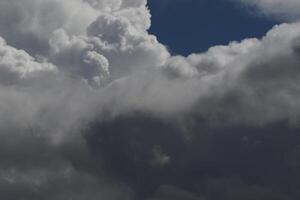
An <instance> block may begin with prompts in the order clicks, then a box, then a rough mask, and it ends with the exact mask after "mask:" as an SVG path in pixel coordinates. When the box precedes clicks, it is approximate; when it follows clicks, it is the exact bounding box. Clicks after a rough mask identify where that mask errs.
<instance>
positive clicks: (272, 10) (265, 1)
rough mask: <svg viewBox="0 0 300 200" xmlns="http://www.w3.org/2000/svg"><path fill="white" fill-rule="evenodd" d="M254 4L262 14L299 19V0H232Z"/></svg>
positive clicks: (290, 19) (280, 18) (282, 18)
mask: <svg viewBox="0 0 300 200" xmlns="http://www.w3.org/2000/svg"><path fill="white" fill-rule="evenodd" d="M233 1H238V2H241V3H243V4H246V5H249V6H254V7H256V8H257V9H258V10H260V12H261V13H262V14H263V15H266V16H270V17H275V18H277V19H279V20H283V21H284V20H289V21H294V20H299V19H300V14H299V10H300V2H299V1H298V0H285V1H282V0H233Z"/></svg>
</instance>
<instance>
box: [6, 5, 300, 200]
mask: <svg viewBox="0 0 300 200" xmlns="http://www.w3.org/2000/svg"><path fill="white" fill-rule="evenodd" d="M291 2H292V1H291ZM146 3H147V2H146V1H145V0H114V1H111V0H110V1H108V0H84V1H83V0H76V1H74V0H72V1H69V0H67V1H63V2H62V1H57V0H46V1H41V0H24V1H14V0H10V1H7V0H0V13H1V14H0V35H1V39H0V99H1V101H0V116H1V117H0V141H1V142H0V144H1V145H0V146H1V147H0V148H1V151H0V155H1V156H0V160H1V162H0V198H3V199H13V200H19V199H25V200H27V199H28V200H29V199H30V200H32V199H42V200H43V199H45V200H48V199H49V200H53V199H78V200H83V199H107V200H118V199H128V200H132V199H138V200H140V199H155V200H156V199H157V200H168V199H176V198H181V199H183V198H184V199H195V200H196V199H209V200H218V199H220V198H221V197H223V199H231V200H232V199H245V198H246V197H247V198H248V199H264V198H267V199H297V198H298V197H299V195H300V194H299V192H298V190H297V188H298V186H299V185H300V183H299V181H297V180H298V178H299V173H298V172H297V171H298V168H299V163H298V162H297V159H298V157H299V150H298V147H299V144H300V143H299V138H298V136H297V134H295V132H297V131H298V120H299V114H300V110H299V107H300V106H299V103H298V102H299V98H300V96H299V89H298V85H299V70H298V66H299V63H300V54H299V44H300V43H299V38H300V25H299V23H289V24H281V25H279V26H276V27H274V28H273V29H272V30H270V31H269V32H268V33H267V34H266V36H265V37H263V38H262V39H245V40H243V41H241V42H231V43H230V44H228V45H227V46H215V47H212V48H210V49H209V50H208V51H207V52H205V53H201V54H192V55H190V56H188V57H183V56H171V55H170V54H169V52H168V50H167V48H166V47H165V46H164V45H162V44H160V43H159V41H158V40H157V38H156V37H155V36H153V35H151V34H149V33H148V29H149V27H150V25H151V21H150V13H149V10H148V9H147V7H146ZM287 9H289V8H287ZM50 10H51V13H49V12H50ZM12 33H14V34H12ZM199 37H201V36H199ZM275 147H276V148H275ZM256 165H258V167H257V166H256ZM254 167H257V169H253V168H254ZM233 169H236V170H233ZM279 172H280V173H279ZM285 182H288V185H289V186H290V185H293V187H290V188H288V186H287V185H286V186H284V185H282V183H285ZM278 188H280V189H278ZM216 194H220V195H221V197H220V196H218V195H216Z"/></svg>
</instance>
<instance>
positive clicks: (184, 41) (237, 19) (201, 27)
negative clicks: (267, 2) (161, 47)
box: [148, 0, 276, 55]
mask: <svg viewBox="0 0 300 200" xmlns="http://www.w3.org/2000/svg"><path fill="white" fill-rule="evenodd" d="M148 2H149V3H148V6H149V8H150V10H151V14H152V27H151V29H150V32H151V33H154V34H155V35H156V36H157V37H158V38H159V41H160V42H162V43H164V44H165V45H167V46H168V48H169V49H170V51H171V52H172V54H183V55H187V54H190V53H196V52H203V51H206V50H207V49H208V48H209V47H211V46H214V45H219V44H228V42H230V41H233V40H241V39H244V38H248V37H261V36H263V35H264V34H265V33H266V32H267V31H268V30H269V29H271V28H272V26H274V25H275V24H276V22H275V21H271V20H268V19H266V18H263V17H258V16H256V15H254V14H253V13H252V14H251V13H250V12H249V11H247V10H246V8H243V7H241V6H240V5H237V4H235V3H232V2H229V1H228V0H169V1H168V3H166V1H165V0H148Z"/></svg>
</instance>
